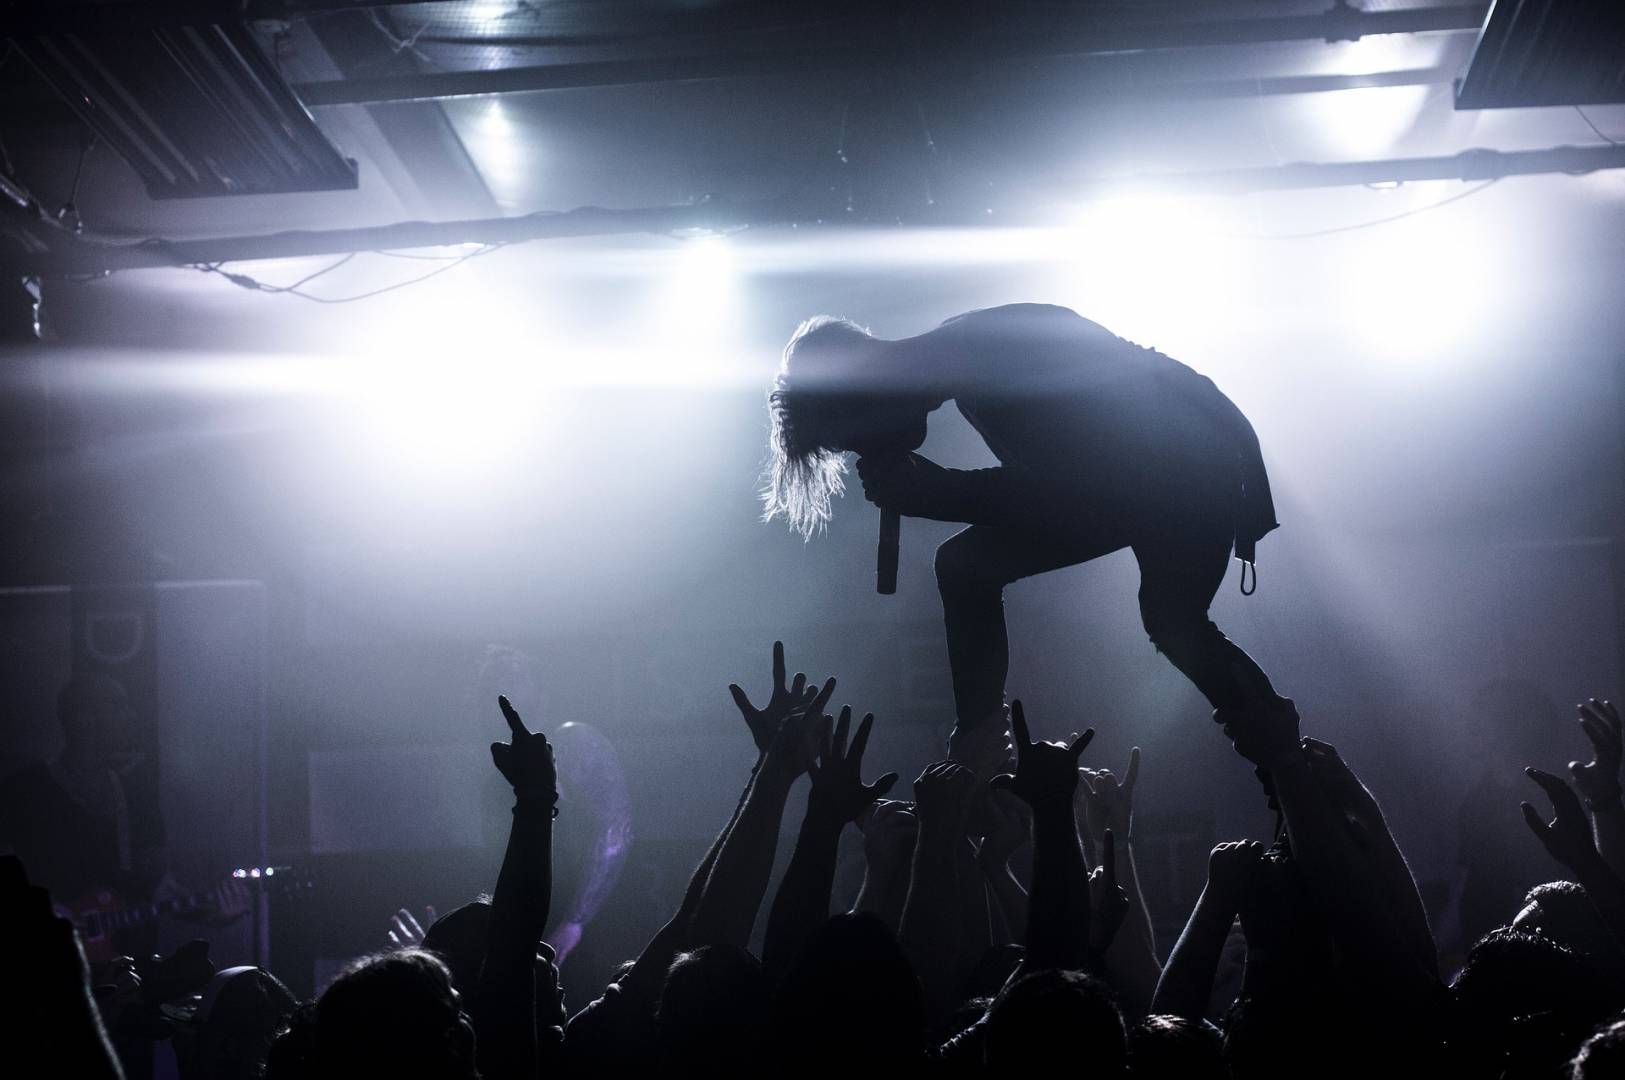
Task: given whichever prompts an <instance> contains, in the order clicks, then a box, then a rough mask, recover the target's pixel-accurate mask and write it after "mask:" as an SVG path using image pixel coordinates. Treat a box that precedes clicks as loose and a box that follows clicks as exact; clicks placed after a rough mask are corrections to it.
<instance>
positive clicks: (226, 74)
mask: <svg viewBox="0 0 1625 1080" xmlns="http://www.w3.org/2000/svg"><path fill="white" fill-rule="evenodd" d="M12 42H13V44H14V46H15V47H16V49H17V51H18V52H19V53H20V54H21V55H22V56H24V57H26V58H27V59H28V61H29V62H30V63H31V64H33V66H34V67H35V68H36V69H37V70H38V71H39V73H40V74H41V75H42V76H43V77H44V78H45V80H46V81H47V82H48V83H50V85H51V86H52V87H53V88H54V89H55V90H56V91H57V93H59V94H61V95H62V97H63V99H64V100H65V101H66V102H67V103H68V105H69V106H70V107H72V109H73V110H74V111H75V112H76V113H78V114H79V116H80V118H81V119H83V120H84V122H85V123H86V124H88V125H89V126H90V127H91V129H92V130H94V131H95V132H96V134H97V135H99V136H100V137H101V138H102V139H103V140H104V141H105V142H106V143H107V144H108V145H109V146H111V147H113V149H115V150H116V151H118V153H119V154H120V155H122V156H123V158H124V160H126V161H128V162H129V163H130V165H131V166H132V167H133V168H134V169H135V171H136V173H137V174H138V175H140V177H141V179H142V181H143V182H144V183H145V184H146V187H147V193H148V194H149V195H151V196H152V197H153V198H154V199H184V198H198V197H200V196H209V195H265V194H273V193H279V192H293V191H334V190H342V189H348V188H354V187H355V186H356V183H357V180H356V164H355V162H354V161H352V160H350V159H348V158H346V157H344V156H343V155H342V154H340V153H339V151H338V149H337V148H336V147H334V146H333V144H332V143H331V142H329V141H328V140H327V137H326V136H325V135H323V134H322V132H321V130H320V129H319V128H318V127H317V126H316V123H315V121H314V120H312V119H311V116H310V114H309V113H308V112H307V111H305V107H304V106H303V105H301V104H300V103H299V99H298V98H297V97H295V96H294V94H293V92H292V91H291V90H290V89H289V88H288V84H287V83H286V82H285V81H284V80H283V78H282V76H281V75H279V74H278V73H277V70H276V68H275V67H274V66H273V65H272V64H271V62H270V61H269V59H268V58H267V57H266V56H265V54H264V53H263V52H262V51H261V49H260V47H259V45H258V43H257V42H256V41H255V40H254V38H253V35H252V34H251V33H250V32H249V30H248V28H247V27H246V26H245V25H244V24H243V23H242V22H240V21H197V22H185V23H181V24H176V23H175V22H173V21H168V22H165V23H163V24H162V25H156V26H152V27H150V28H147V29H144V30H133V29H129V28H125V27H120V28H119V29H118V30H117V31H115V32H96V31H95V30H93V29H90V28H76V29H75V30H72V31H67V30H64V31H61V32H43V33H36V34H30V35H18V36H16V37H14V38H13V39H12Z"/></svg>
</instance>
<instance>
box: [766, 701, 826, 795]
mask: <svg viewBox="0 0 1625 1080" xmlns="http://www.w3.org/2000/svg"><path fill="white" fill-rule="evenodd" d="M833 693H835V680H834V679H833V678H831V679H826V680H825V681H824V685H823V686H822V687H821V688H820V689H819V690H818V691H817V692H815V693H814V694H813V697H812V699H811V700H809V701H808V702H807V705H806V708H804V709H800V710H795V709H792V710H791V711H790V712H789V714H788V715H786V716H785V718H784V719H783V720H781V721H780V722H779V729H778V731H777V732H775V733H774V735H773V738H772V740H771V741H770V742H769V743H768V744H767V750H766V752H765V753H763V755H762V766H761V768H762V772H763V773H765V774H766V775H767V776H769V777H772V778H776V779H778V780H780V781H784V782H789V783H793V782H794V781H795V780H796V779H798V778H799V777H800V776H801V774H802V773H804V772H809V771H810V770H811V769H812V767H813V766H814V764H816V763H817V760H818V752H819V750H820V749H822V747H823V737H824V735H825V734H826V733H827V730H828V727H829V725H830V724H831V723H833V721H832V720H831V719H830V718H829V717H827V716H825V715H824V706H825V705H827V704H829V699H830V695H831V694H833Z"/></svg>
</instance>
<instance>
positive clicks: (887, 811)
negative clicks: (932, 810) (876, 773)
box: [857, 799, 920, 863]
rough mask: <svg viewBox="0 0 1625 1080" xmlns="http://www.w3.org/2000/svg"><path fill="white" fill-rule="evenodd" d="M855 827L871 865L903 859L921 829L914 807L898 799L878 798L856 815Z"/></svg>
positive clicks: (864, 853) (865, 856)
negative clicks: (861, 835)
mask: <svg viewBox="0 0 1625 1080" xmlns="http://www.w3.org/2000/svg"><path fill="white" fill-rule="evenodd" d="M857 824H858V831H859V832H861V833H862V834H863V855H864V858H865V859H867V860H868V861H869V862H872V863H873V862H889V861H890V860H894V859H900V858H902V857H903V856H904V855H905V854H907V852H908V850H909V849H910V848H912V847H913V846H914V837H915V835H916V834H917V833H918V832H919V830H920V822H919V819H918V818H916V817H915V816H914V804H913V803H911V802H904V801H903V800H901V799H877V800H876V801H874V802H872V803H870V804H869V805H868V806H867V807H865V808H864V809H863V811H862V812H860V813H859V814H858V817H857Z"/></svg>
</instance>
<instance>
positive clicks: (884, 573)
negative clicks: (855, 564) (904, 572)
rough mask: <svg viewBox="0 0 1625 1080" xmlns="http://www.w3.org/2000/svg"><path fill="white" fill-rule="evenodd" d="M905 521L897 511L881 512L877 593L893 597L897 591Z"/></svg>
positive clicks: (877, 558) (876, 580) (876, 560)
mask: <svg viewBox="0 0 1625 1080" xmlns="http://www.w3.org/2000/svg"><path fill="white" fill-rule="evenodd" d="M902 532H903V519H902V516H901V515H900V514H898V512H897V511H896V510H882V511H881V512H880V545H879V547H878V548H877V549H876V551H875V592H877V593H879V594H880V595H881V596H891V595H892V594H893V593H895V592H896V591H897V545H898V540H899V539H900V538H901V536H902Z"/></svg>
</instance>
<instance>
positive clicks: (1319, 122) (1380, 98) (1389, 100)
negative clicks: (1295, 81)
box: [1302, 86, 1428, 158]
mask: <svg viewBox="0 0 1625 1080" xmlns="http://www.w3.org/2000/svg"><path fill="white" fill-rule="evenodd" d="M1427 99H1428V88H1427V87H1425V86H1366V87H1361V88H1359V89H1355V90H1334V91H1331V92H1329V93H1324V94H1306V95H1304V100H1303V102H1302V106H1303V109H1304V114H1303V115H1304V121H1305V126H1306V127H1307V128H1308V129H1309V130H1310V131H1313V132H1316V133H1319V135H1318V139H1319V141H1320V142H1322V144H1323V146H1324V148H1325V150H1326V151H1327V152H1329V153H1335V154H1337V155H1338V156H1340V157H1351V158H1358V157H1373V156H1376V155H1380V154H1386V153H1389V152H1390V151H1392V150H1393V149H1394V146H1395V145H1396V144H1397V143H1398V142H1399V141H1400V140H1401V139H1403V138H1404V137H1405V135H1406V134H1407V133H1409V132H1410V130H1411V129H1412V128H1413V127H1415V126H1416V121H1417V119H1418V118H1419V117H1420V116H1421V115H1422V107H1423V106H1424V105H1425V104H1426V103H1427Z"/></svg>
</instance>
